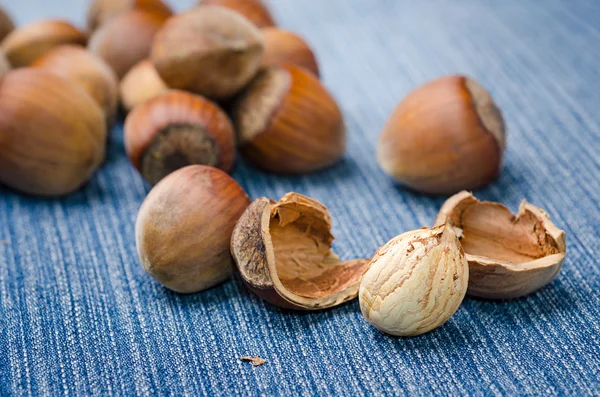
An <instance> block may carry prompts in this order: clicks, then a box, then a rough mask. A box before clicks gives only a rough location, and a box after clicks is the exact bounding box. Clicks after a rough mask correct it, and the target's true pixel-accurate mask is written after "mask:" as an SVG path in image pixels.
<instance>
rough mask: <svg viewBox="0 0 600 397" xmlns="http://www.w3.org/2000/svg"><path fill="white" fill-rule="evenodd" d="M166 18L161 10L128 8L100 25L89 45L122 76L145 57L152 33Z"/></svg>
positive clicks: (156, 30)
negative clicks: (159, 11)
mask: <svg viewBox="0 0 600 397" xmlns="http://www.w3.org/2000/svg"><path fill="white" fill-rule="evenodd" d="M167 18H168V17H167V16H165V15H164V14H161V13H155V12H150V11H143V10H138V9H133V10H128V11H125V12H122V13H120V14H118V15H117V16H115V17H114V18H112V19H110V20H109V21H107V22H106V23H105V24H104V25H102V26H101V27H100V28H99V29H98V30H96V31H95V32H94V34H93V35H92V36H91V37H90V42H89V44H88V48H89V50H90V51H91V52H93V53H94V54H96V55H98V56H99V57H100V58H102V59H104V61H106V63H107V64H108V65H109V66H110V67H111V68H112V69H113V70H114V72H115V73H116V75H117V77H118V78H119V79H121V78H122V77H123V76H125V74H126V73H127V72H128V71H129V70H130V69H131V68H132V67H133V66H134V65H136V64H137V63H138V62H140V61H142V60H143V59H146V58H148V56H149V55H150V48H151V46H152V40H153V39H154V35H155V34H156V32H158V30H159V29H160V28H161V26H162V25H163V23H164V22H165V20H166V19H167Z"/></svg>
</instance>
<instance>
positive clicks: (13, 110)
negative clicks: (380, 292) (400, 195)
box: [0, 0, 505, 309]
mask: <svg viewBox="0 0 600 397" xmlns="http://www.w3.org/2000/svg"><path fill="white" fill-rule="evenodd" d="M298 6H299V7H302V5H300V4H299V5H298ZM0 39H1V40H2V42H1V44H0V50H1V51H0V77H1V82H0V183H2V184H3V185H5V186H8V187H10V188H13V189H15V190H17V191H20V192H23V193H26V194H29V195H35V196H60V195H64V194H68V193H70V192H72V191H75V190H76V189H78V188H79V187H81V186H82V185H83V184H84V183H85V182H86V181H87V180H88V179H89V178H90V177H91V175H92V174H93V172H94V171H95V170H96V169H97V168H98V167H99V166H100V165H101V164H102V163H103V160H104V157H105V150H106V142H107V133H108V131H110V129H111V128H112V126H113V124H114V123H115V122H116V119H117V111H118V106H119V104H120V105H121V107H122V108H123V109H124V111H126V112H127V113H128V114H127V116H126V119H125V128H124V142H125V150H126V152H127V155H128V157H129V159H130V160H131V163H132V164H133V166H134V167H135V168H136V169H137V170H139V172H140V174H141V176H142V177H143V178H144V179H145V180H146V181H147V182H148V183H149V184H150V185H152V186H153V188H152V189H151V191H150V193H149V194H148V196H147V198H146V199H145V201H144V203H143V205H142V207H141V209H140V212H139V214H138V218H137V222H136V229H135V233H136V243H137V248H138V253H139V256H140V260H141V262H142V265H143V266H144V268H145V269H146V271H147V272H148V273H149V274H151V275H152V276H153V277H155V278H156V279H157V280H158V281H160V282H161V283H162V284H164V285H165V286H166V287H168V288H169V289H171V290H174V291H177V292H181V293H193V292H198V291H201V290H204V289H207V288H210V287H212V286H214V285H216V284H218V283H220V282H222V281H224V280H226V279H228V278H229V277H230V276H231V274H232V272H233V269H234V264H237V265H238V269H239V270H240V272H241V273H242V276H243V277H242V278H243V280H244V281H246V283H247V284H249V285H251V287H252V289H253V290H254V291H255V292H257V294H258V295H259V296H261V297H263V298H264V299H266V300H268V301H270V302H272V303H274V304H277V305H279V306H282V307H291V308H303V309H318V308H323V307H329V306H332V305H335V304H339V303H341V302H343V301H345V300H348V299H352V298H354V297H356V293H357V285H358V281H359V280H360V275H361V274H362V271H363V267H364V265H365V263H366V260H357V261H349V262H341V261H340V260H339V258H337V256H336V255H335V254H333V253H332V252H330V248H331V241H332V240H333V237H332V236H331V234H330V232H329V226H330V223H331V220H330V217H329V213H328V212H327V210H326V208H325V207H323V206H322V205H321V204H320V203H318V202H316V201H315V200H312V199H310V198H307V197H304V196H301V195H297V194H293V193H292V194H289V195H286V196H285V197H284V198H283V199H282V200H280V201H279V202H274V201H272V200H269V199H265V198H262V199H258V200H257V201H255V202H254V203H251V201H250V199H249V198H248V196H247V195H246V193H245V192H244V190H243V189H242V188H241V187H240V186H239V185H238V184H237V183H236V182H235V181H234V180H233V179H232V178H231V177H230V176H229V175H228V172H230V171H231V169H232V167H233V165H234V161H235V157H236V155H237V153H238V152H239V153H241V155H243V156H244V157H245V158H246V159H247V160H248V162H249V163H250V164H252V165H254V166H256V167H258V168H260V169H262V170H264V171H266V172H271V173H280V174H288V175H289V174H306V173H311V172H315V171H319V170H323V169H325V168H327V167H330V166H332V165H334V164H335V163H336V162H337V161H338V160H340V159H341V158H342V157H343V155H344V152H345V148H346V132H345V126H344V121H343V116H342V112H341V111H340V108H339V106H338V105H337V103H336V101H335V99H334V98H333V96H332V95H331V94H330V93H329V91H328V90H327V89H326V88H325V87H324V85H323V84H322V83H321V81H320V80H319V68H318V66H317V61H316V59H315V55H314V53H313V51H312V50H311V49H310V47H309V45H308V44H307V43H306V42H305V41H304V40H303V39H302V38H301V37H299V36H298V35H297V34H295V33H293V32H289V31H286V30H283V29H280V28H277V27H275V23H274V21H273V18H272V16H271V14H270V12H269V10H268V8H267V7H266V5H265V4H264V3H263V2H261V0H204V1H202V2H201V3H200V4H199V5H197V6H196V7H194V8H193V9H191V10H188V11H186V12H183V13H180V14H174V13H173V12H172V10H171V9H170V8H169V6H168V5H167V4H166V3H165V2H163V1H162V0H93V1H92V4H91V7H90V9H89V14H88V23H87V31H82V30H80V29H78V28H77V27H75V26H73V25H71V24H70V23H68V22H65V21H59V20H44V21H39V22H34V23H32V24H29V25H26V26H23V27H20V28H18V29H15V28H14V26H13V24H12V22H11V21H10V19H9V18H8V17H7V16H6V15H5V14H4V13H3V12H1V10H0ZM339 67H343V65H340V66H339ZM504 137H505V135H504V123H503V120H502V116H501V113H500V111H499V110H498V108H497V107H496V105H495V104H494V102H493V100H492V99H491V97H490V95H489V94H488V93H487V92H486V90H485V89H483V88H482V87H481V86H480V85H479V84H477V83H476V82H474V81H473V80H471V79H469V78H467V77H464V76H449V77H443V78H440V79H438V80H435V81H433V82H430V83H428V84H425V85H424V86H422V87H420V88H418V89H417V90H415V91H414V92H412V93H410V94H409V95H408V96H407V97H406V98H405V99H404V100H403V101H402V102H401V103H400V105H399V106H398V107H397V109H396V110H395V111H394V113H393V115H392V116H391V118H390V120H389V121H388V123H387V125H386V126H385V128H384V131H383V133H382V135H381V138H380V141H379V147H378V151H377V157H378V161H379V163H380V165H381V167H382V168H383V170H384V171H385V172H386V173H388V174H390V175H391V176H392V177H393V178H394V179H395V180H396V181H398V182H399V183H401V184H403V185H405V186H407V187H409V188H411V189H413V190H416V191H420V192H423V193H427V194H451V193H455V192H457V191H460V190H462V189H476V188H479V187H482V186H484V185H485V184H487V183H489V182H490V181H492V180H494V179H495V178H496V177H497V176H498V174H499V172H500V168H501V162H502V155H503V151H504V142H505V138H504ZM232 235H233V236H234V238H233V239H232Z"/></svg>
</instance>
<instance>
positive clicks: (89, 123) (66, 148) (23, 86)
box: [0, 68, 106, 196]
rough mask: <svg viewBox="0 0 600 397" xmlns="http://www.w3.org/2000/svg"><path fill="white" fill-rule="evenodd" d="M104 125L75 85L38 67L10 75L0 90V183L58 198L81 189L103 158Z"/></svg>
mask: <svg viewBox="0 0 600 397" xmlns="http://www.w3.org/2000/svg"><path fill="white" fill-rule="evenodd" d="M105 143H106V124H105V122H104V116H103V114H102V111H101V110H100V107H99V106H98V104H97V103H96V102H95V101H94V100H93V99H92V97H90V96H89V95H88V93H87V92H85V91H84V90H83V89H82V88H81V87H79V86H78V85H77V84H76V83H74V82H71V81H69V80H66V79H64V78H62V77H60V76H57V75H55V74H53V73H51V72H48V71H45V70H42V69H37V68H22V69H16V70H13V71H11V72H8V73H7V74H6V75H5V76H4V78H3V79H2V90H0V182H1V183H3V184H5V185H7V186H9V187H11V188H13V189H16V190H19V191H21V192H24V193H29V194H32V195H39V196H56V195H62V194H66V193H70V192H72V191H74V190H75V189H77V188H79V187H80V186H81V185H82V184H83V183H84V182H85V181H87V180H88V178H89V177H90V176H91V175H92V173H93V172H94V170H95V169H96V168H97V167H98V166H99V165H100V163H101V162H102V161H103V159H104V152H105Z"/></svg>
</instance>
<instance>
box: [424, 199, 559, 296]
mask: <svg viewBox="0 0 600 397" xmlns="http://www.w3.org/2000/svg"><path fill="white" fill-rule="evenodd" d="M448 221H449V222H450V223H451V224H452V225H453V226H454V228H455V230H456V231H457V232H458V235H459V236H460V242H461V245H462V247H463V249H464V251H465V253H466V257H467V260H468V261H469V273H470V276H469V290H468V291H467V293H468V294H469V295H473V296H478V297H481V298H488V299H509V298H518V297H521V296H524V295H527V294H530V293H532V292H535V291H537V290H538V289H540V288H542V287H543V286H545V285H546V284H548V283H550V282H551V281H552V280H553V279H554V278H556V276H557V275H558V274H559V272H560V269H561V267H562V263H563V261H564V259H565V254H566V250H567V246H566V238H565V232H564V231H562V230H560V229H559V228H557V227H556V226H555V225H554V224H553V223H552V222H551V221H550V217H549V216H548V214H547V213H546V212H544V211H543V210H542V209H540V208H537V207H536V206H534V205H532V204H530V203H528V202H527V201H525V200H523V202H522V203H521V206H520V207H519V212H518V214H517V216H515V215H513V214H512V213H511V212H510V210H509V209H508V208H506V207H505V206H504V205H502V204H500V203H493V202H487V201H479V200H477V199H476V198H475V197H474V196H473V195H472V194H471V193H469V192H460V193H458V194H456V195H454V196H452V197H450V198H449V199H448V200H447V201H446V202H445V203H444V205H443V206H442V208H441V209H440V212H439V214H438V216H437V219H436V221H435V224H436V225H440V224H445V223H446V222H448Z"/></svg>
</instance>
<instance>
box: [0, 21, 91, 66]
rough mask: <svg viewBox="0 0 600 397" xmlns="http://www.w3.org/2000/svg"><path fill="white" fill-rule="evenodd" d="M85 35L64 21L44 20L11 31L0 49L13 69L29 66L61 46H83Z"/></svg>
mask: <svg viewBox="0 0 600 397" xmlns="http://www.w3.org/2000/svg"><path fill="white" fill-rule="evenodd" d="M86 42H87V36H86V35H85V33H83V32H82V31H80V30H79V29H77V28H76V27H75V26H73V25H71V24H70V23H68V22H65V21H59V20H50V19H49V20H44V21H38V22H33V23H30V24H29V25H25V26H23V27H21V28H18V29H16V30H13V31H12V33H10V34H9V35H8V36H7V37H6V38H5V39H4V40H3V41H2V44H1V45H0V47H1V48H2V50H3V51H4V53H5V54H6V57H7V58H8V61H9V62H10V64H11V65H12V66H13V67H15V68H19V67H23V66H29V65H31V63H32V62H33V61H35V60H36V59H37V58H39V57H40V56H42V55H44V54H45V53H47V52H48V51H50V50H52V49H53V48H55V47H58V46H60V45H63V44H76V45H82V46H84V45H85V43H86Z"/></svg>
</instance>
